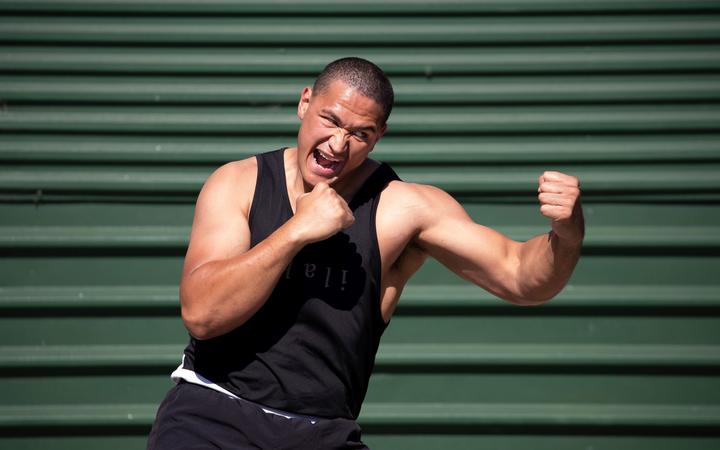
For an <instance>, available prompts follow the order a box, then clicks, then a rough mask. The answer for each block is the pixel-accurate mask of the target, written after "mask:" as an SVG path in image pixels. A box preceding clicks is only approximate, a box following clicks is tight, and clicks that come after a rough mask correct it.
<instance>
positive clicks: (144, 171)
mask: <svg viewBox="0 0 720 450" xmlns="http://www.w3.org/2000/svg"><path fill="white" fill-rule="evenodd" d="M719 123H720V122H719ZM545 168H546V167H545ZM545 168H536V167H527V166H512V167H494V166H489V165H485V166H483V165H478V166H476V167H473V168H472V170H469V169H468V168H467V167H466V166H451V167H443V168H442V170H438V169H437V168H436V169H432V168H427V167H410V166H407V167H398V168H397V172H398V174H399V175H400V177H401V178H402V179H403V180H406V181H409V182H416V183H426V184H432V185H435V186H438V187H440V188H442V189H445V190H447V191H450V192H453V193H459V194H460V193H499V192H503V193H507V192H514V193H522V194H523V195H530V196H532V197H534V196H535V195H536V194H537V177H538V175H540V174H541V173H542V170H544V169H545ZM554 170H560V171H565V172H566V173H570V174H572V175H575V176H577V177H579V178H580V179H581V180H582V183H583V185H582V186H583V192H584V193H585V194H586V195H587V196H588V197H589V196H592V195H593V194H594V193H595V191H601V192H615V193H621V194H623V195H630V194H631V193H632V192H633V191H641V192H644V191H650V192H652V193H653V194H655V195H660V194H661V193H663V192H672V193H675V194H677V193H683V192H688V191H690V192H697V191H698V190H712V191H716V190H717V189H718V188H720V177H718V176H717V172H718V168H717V164H699V163H698V164H689V163H688V164H683V165H677V164H676V165H657V166H655V167H652V168H650V167H649V166H648V165H647V164H638V165H635V164H633V165H630V164H627V165H623V166H617V165H601V164H598V165H585V166H576V167H574V166H568V167H567V168H565V167H563V166H559V167H558V166H555V167H554ZM209 175H210V170H208V169H204V170H203V169H201V168H168V167H163V168H151V167H147V168H135V167H121V166H115V167H111V168H108V167H107V166H105V167H92V166H79V167H74V168H73V167H67V168H66V167H49V166H41V165H35V166H33V167H30V166H20V165H18V166H10V165H5V166H4V167H2V168H0V190H4V191H9V190H13V191H32V192H36V191H37V190H42V191H43V192H44V193H45V194H47V193H48V192H52V191H55V190H57V191H65V190H72V191H76V190H80V191H87V192H92V193H98V192H117V191H119V192H181V193H197V192H198V191H199V190H200V188H201V187H202V184H203V183H204V181H205V180H206V178H207V177H208V176H209ZM528 200H530V197H528Z"/></svg>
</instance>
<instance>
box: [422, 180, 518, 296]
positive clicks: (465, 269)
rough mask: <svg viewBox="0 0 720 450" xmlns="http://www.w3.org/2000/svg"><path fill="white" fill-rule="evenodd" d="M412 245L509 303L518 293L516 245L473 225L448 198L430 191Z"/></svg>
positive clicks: (461, 208) (492, 232)
mask: <svg viewBox="0 0 720 450" xmlns="http://www.w3.org/2000/svg"><path fill="white" fill-rule="evenodd" d="M425 200H426V202H428V205H427V206H426V209H427V210H428V211H432V213H431V214H426V215H425V220H424V221H423V222H422V224H421V225H422V226H421V229H420V230H419V232H418V234H417V237H416V242H417V244H418V245H419V246H420V247H421V248H422V249H423V250H424V251H425V252H426V253H427V254H428V255H429V256H431V257H433V258H435V259H436V260H438V261H439V262H440V263H442V264H443V265H444V266H446V267H447V268H449V269H450V270H451V271H453V272H454V273H456V274H457V275H459V276H461V277H462V278H464V279H466V280H468V281H471V282H473V283H475V284H477V285H478V286H481V287H482V288H484V289H486V290H488V291H489V292H491V293H493V294H495V295H497V296H499V297H501V298H504V299H512V298H513V297H514V296H515V293H516V292H517V291H518V287H517V277H516V274H517V269H518V265H519V246H520V243H519V242H516V241H513V240H512V239H510V238H508V237H507V236H505V235H504V234H502V233H500V232H498V231H495V230H493V229H491V228H489V227H486V226H483V225H480V224H477V223H475V222H474V221H473V219H472V218H471V217H470V216H469V215H468V214H467V212H466V211H465V210H464V209H463V207H462V206H461V205H460V204H459V203H458V202H457V201H456V200H455V199H454V198H452V197H451V196H450V195H449V194H447V193H446V192H444V191H442V190H439V189H437V188H433V189H432V190H430V191H429V193H428V195H427V196H426V199H425Z"/></svg>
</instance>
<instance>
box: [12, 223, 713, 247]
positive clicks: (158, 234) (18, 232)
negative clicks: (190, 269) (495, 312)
mask: <svg viewBox="0 0 720 450" xmlns="http://www.w3.org/2000/svg"><path fill="white" fill-rule="evenodd" d="M497 229H498V230H500V231H502V232H503V233H505V234H506V235H508V236H509V237H511V238H513V239H516V240H527V239H530V238H531V237H533V236H536V235H538V234H540V233H542V232H545V230H544V229H542V228H540V227H533V226H504V227H497ZM189 235H190V227H188V226H171V225H168V226H164V225H163V226H131V225H126V226H105V225H95V226H29V225H26V226H0V248H4V249H8V248H36V249H42V248H138V247H139V248H148V249H150V248H183V247H185V246H187V243H188V237H189ZM583 246H584V247H585V248H598V247H599V248H609V247H610V248H627V247H663V248H667V247H672V248H691V247H699V248H704V249H707V248H720V227H718V226H689V225H679V226H662V225H646V226H640V225H627V226H623V225H617V226H607V225H604V226H593V227H588V230H587V236H586V238H585V241H584V243H583Z"/></svg>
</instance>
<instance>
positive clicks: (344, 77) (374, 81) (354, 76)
mask: <svg viewBox="0 0 720 450" xmlns="http://www.w3.org/2000/svg"><path fill="white" fill-rule="evenodd" d="M335 80H340V81H343V82H344V83H346V84H347V85H348V86H350V87H351V88H353V89H357V90H358V91H360V92H361V93H362V94H363V95H364V96H366V97H368V98H371V99H373V100H375V102H377V104H378V105H380V107H381V108H382V110H383V118H382V124H385V122H387V119H388V117H390V112H392V107H393V102H394V101H395V93H394V92H393V88H392V84H390V80H388V77H387V76H386V75H385V72H383V71H382V70H381V69H380V68H379V67H378V66H376V65H375V64H373V63H371V62H370V61H368V60H366V59H362V58H356V57H349V58H341V59H337V60H335V61H333V62H331V63H330V64H328V65H327V66H325V68H324V69H323V71H322V72H320V75H318V77H317V79H316V80H315V83H314V84H313V94H315V93H318V94H320V93H323V92H324V91H325V90H326V89H327V88H328V86H330V84H331V83H332V82H333V81H335Z"/></svg>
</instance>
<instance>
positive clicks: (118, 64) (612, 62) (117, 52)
mask: <svg viewBox="0 0 720 450" xmlns="http://www.w3.org/2000/svg"><path fill="white" fill-rule="evenodd" d="M347 55H355V56H360V57H364V58H367V59H370V60H371V61H373V62H375V63H376V64H378V65H379V66H380V67H382V68H383V70H384V71H385V72H387V73H388V74H390V75H391V76H393V75H396V74H411V75H420V76H427V77H432V76H436V75H450V74H486V73H502V74H513V73H517V74H519V73H593V74H599V73H612V72H622V71H668V70H670V71H678V70H684V71H685V70H717V69H718V68H720V47H719V46H718V45H700V44H698V45H693V46H687V45H675V46H672V45H652V46H649V45H644V46H640V45H637V46H631V45H626V46H619V45H616V46H611V45H594V46H552V47H540V48H538V47H530V46H528V47H522V46H513V47H507V46H504V47H503V46H497V47H490V46H481V47H471V46H468V47H460V46H455V47H452V48H447V47H429V46H428V47H418V48H412V50H411V51H410V50H409V49H408V48H407V47H397V46H396V47H379V48H371V47H350V46H347V47H343V48H331V47H322V48H318V47H314V48H313V47H311V48H306V47H271V48H252V47H243V48H220V47H206V48H199V47H191V48H168V47H142V48H137V47H118V46H113V47H100V46H98V47H92V46H61V45H57V46H52V47H49V46H22V45H12V46H11V45H6V46H2V47H0V70H3V71H11V70H18V71H50V72H58V71H63V72H72V73H80V72H82V73H86V74H90V73H108V72H115V73H131V72H142V73H143V74H149V73H164V74H168V73H183V74H198V73H212V74H220V73H223V74H225V75H234V74H262V75H265V74H273V75H274V76H278V75H287V74H293V75H299V74H304V75H311V76H314V75H316V74H317V73H318V72H320V70H322V68H323V67H324V66H325V65H326V64H327V63H328V62H329V61H332V60H334V59H337V58H342V57H344V56H347Z"/></svg>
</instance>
